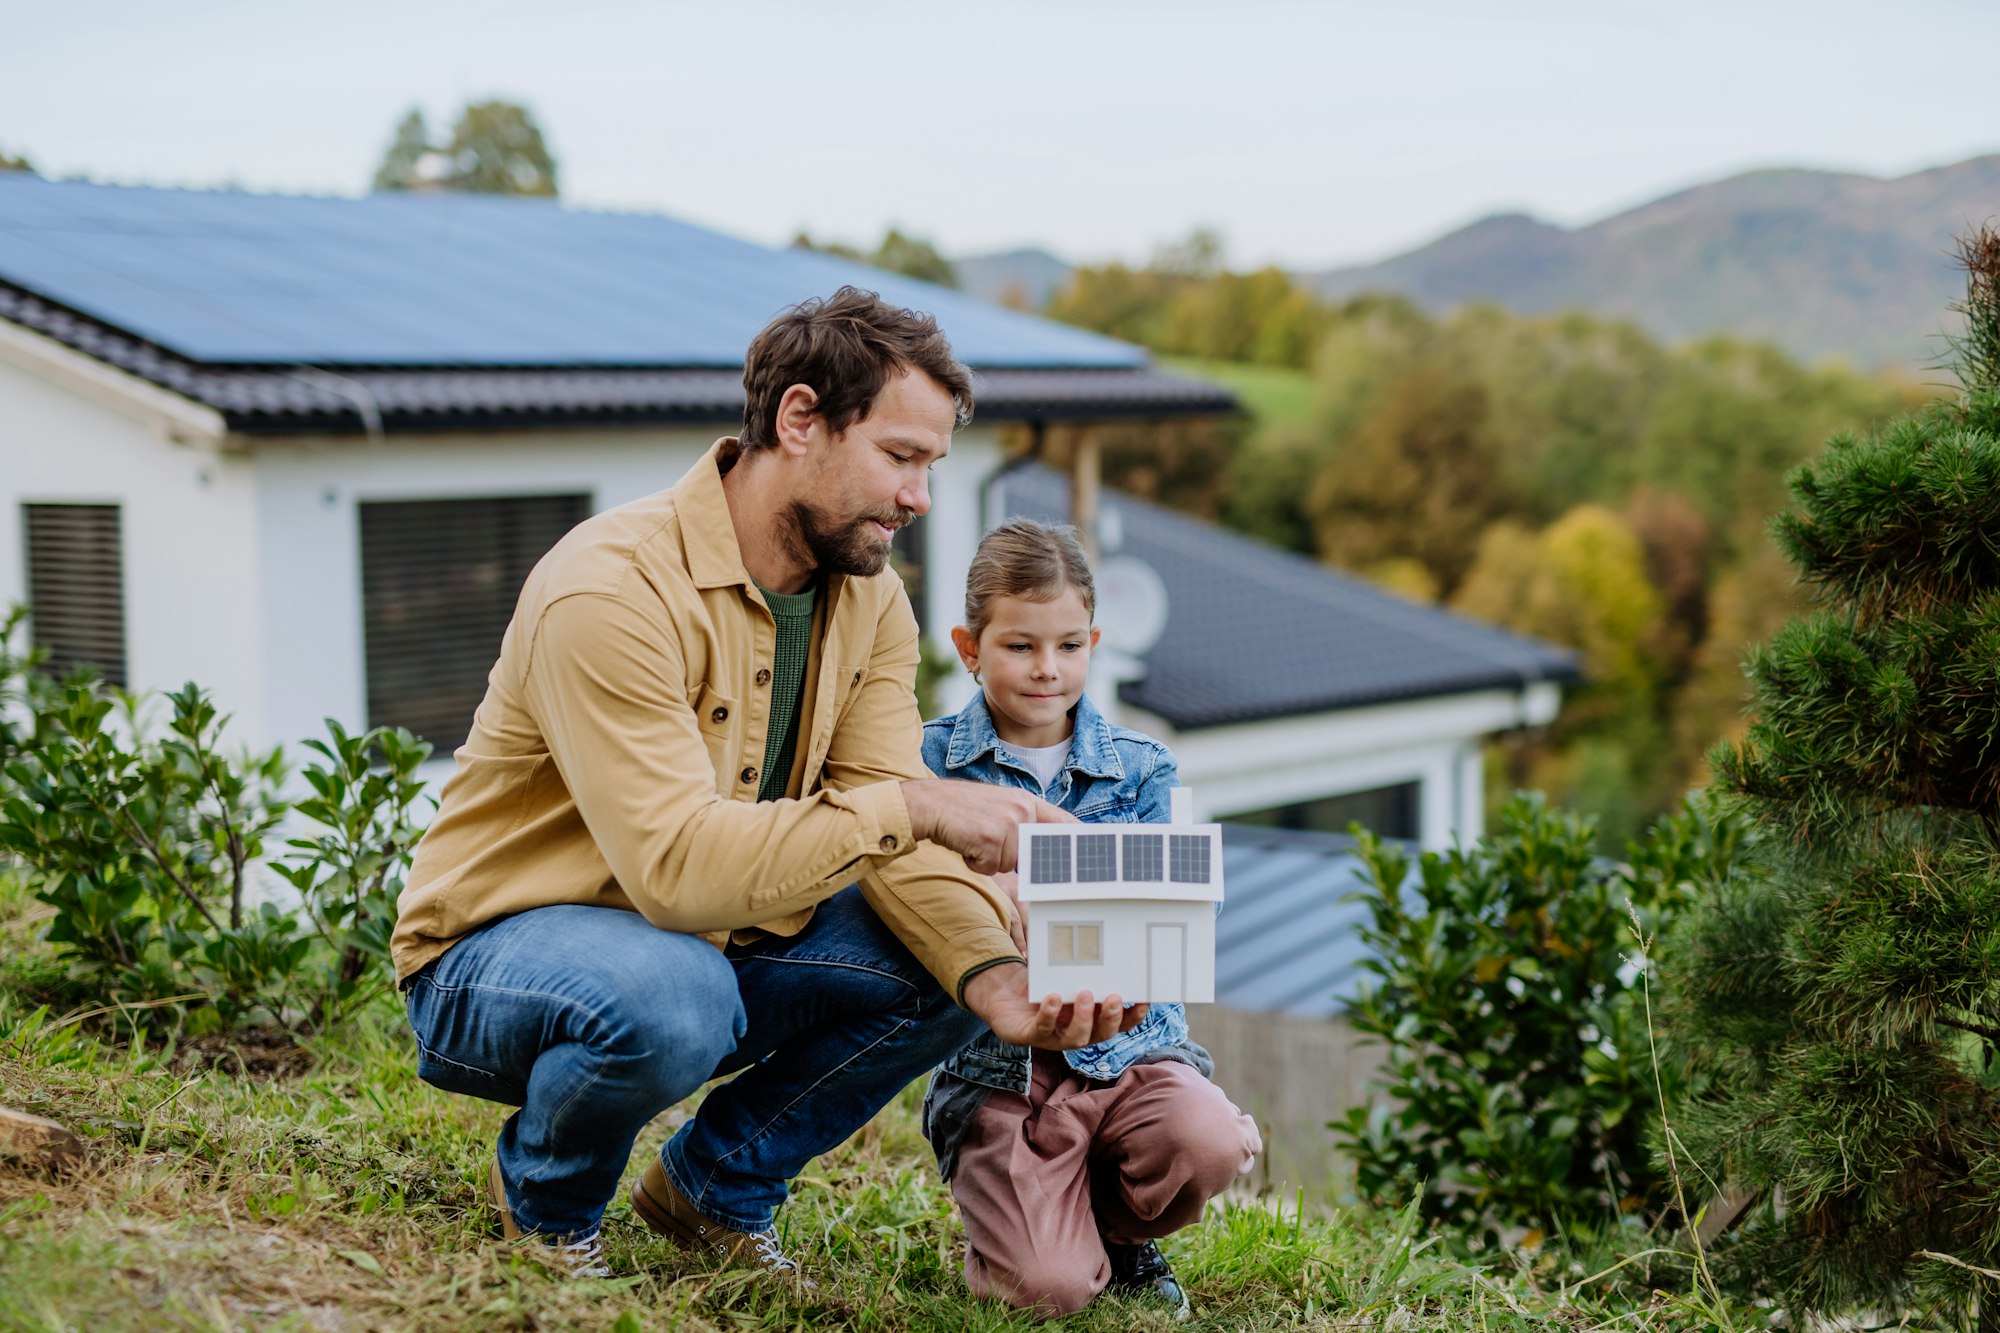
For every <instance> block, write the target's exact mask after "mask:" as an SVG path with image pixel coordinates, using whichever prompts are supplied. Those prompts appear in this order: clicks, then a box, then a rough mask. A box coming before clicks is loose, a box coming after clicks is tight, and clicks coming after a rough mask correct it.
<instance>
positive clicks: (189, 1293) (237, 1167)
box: [0, 891, 1743, 1333]
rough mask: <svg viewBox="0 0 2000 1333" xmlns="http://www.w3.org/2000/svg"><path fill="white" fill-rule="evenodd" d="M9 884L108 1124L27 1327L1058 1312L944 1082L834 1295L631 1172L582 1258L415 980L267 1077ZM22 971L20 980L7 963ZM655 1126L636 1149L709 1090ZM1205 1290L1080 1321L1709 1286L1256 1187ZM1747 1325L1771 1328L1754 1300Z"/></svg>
mask: <svg viewBox="0 0 2000 1333" xmlns="http://www.w3.org/2000/svg"><path fill="white" fill-rule="evenodd" d="M31 906H32V905H31V904H29V903H26V902H24V901H23V900H22V897H21V895H20V894H19V893H18V891H15V892H13V893H7V892H0V957H5V958H7V959H9V960H10V961H8V962H7V963H6V964H5V969H6V970H5V971H0V1089H4V1091H0V1102H5V1103H6V1104H8V1105H11V1106H13V1107H16V1108H17V1109H21V1110H26V1111H29V1112H32V1113H34V1114H38V1115H44V1116H49V1117H51V1118H54V1119H57V1120H60V1121H62V1122H64V1123H66V1124H68V1125H69V1126H71V1127H72V1128H74V1129H75V1130H76V1131H77V1132H78V1133H79V1134H81V1135H83V1136H84V1137H85V1139H86V1140H87V1141H88V1143H89V1146H90V1155H91V1164H90V1166H89V1167H88V1169H86V1170H85V1171H83V1172H82V1173H80V1174H77V1175H74V1176H71V1177H67V1178H62V1179H53V1180H52V1179H47V1178H44V1177H41V1176H38V1175H35V1174H32V1173H29V1172H27V1171H24V1170H22V1169H20V1168H19V1166H18V1165H16V1166H13V1167H10V1166H8V1165H7V1164H6V1163H5V1162H4V1161H0V1329H9V1330H14V1329H20V1330H56V1329H87V1330H90V1331H91V1333H110V1331H111V1330H123V1329H147V1330H152V1329H189V1330H192V1329H253V1328H254V1329H279V1330H287V1329H326V1330H371V1331H372V1330H406V1329H407V1330H418V1329H422V1330H432V1329H461V1328H462V1329H475V1328H476V1329H572V1328H574V1329H604V1330H615V1331H616V1333H636V1331H637V1330H644V1329H690V1330H714V1331H716V1333H720V1330H746V1329H748V1330H772V1331H773V1333H775V1331H776V1330H805V1329H811V1330H815V1333H820V1331H826V1333H834V1331H838V1330H857V1331H858V1330H870V1331H871V1333H918V1331H923V1333H928V1331H929V1330H946V1331H956V1333H990V1331H992V1330H1002V1329H1029V1328H1035V1327H1039V1326H1040V1325H1038V1324H1036V1322H1035V1321H1034V1320H1032V1319H1030V1318H1029V1317H1027V1316H1025V1315H1023V1314H1020V1313H1018V1312H1015V1311H1011V1310H1008V1309H1005V1308H1003V1307H1001V1306H998V1305H995V1304H991V1303H987V1302H981V1301H975V1300H973V1299H971V1298H969V1297H968V1296H967V1295H966V1294H965V1290H964V1284H963V1281H962V1279H961V1277H960V1264H961V1262H962V1258H963V1250H962V1245H963V1238H962V1232H961V1230H960V1228H959V1226H958V1224H957V1221H956V1218H955V1216H954V1214H953V1212H952V1207H951V1200H950V1196H949V1193H948V1192H947V1191H946V1189H945V1188H944V1187H943V1185H941V1184H940V1183H939V1181H938V1179H937V1176H936V1173H935V1171H934V1169H933V1168H932V1165H931V1163H930V1159H929V1154H928V1151H927V1150H926V1148H925V1146H924V1144H923V1143H922V1141H921V1139H920V1137H919V1135H918V1131H917V1127H916V1118H915V1106H916V1090H915V1089H912V1090H910V1091H907V1092H905V1093H904V1094H903V1095H902V1096H901V1097H900V1098H899V1099H898V1100H897V1101H896V1103H895V1104H893V1105H892V1106H891V1107H890V1108H889V1109H888V1110H887V1111H885V1112H884V1113H883V1115H881V1116H880V1117H878V1118H877V1119H876V1120H875V1121H874V1122H872V1123H871V1124H869V1125H868V1126H867V1127H866V1128H865V1129H863V1131H862V1132H861V1133H860V1134H858V1135H856V1136H855V1137H854V1139H852V1140H851V1141H849V1142H848V1143H846V1144H844V1145H842V1146H841V1147H840V1148H838V1149H836V1150H835V1151H834V1152H832V1153H829V1154H827V1155H826V1156H825V1157H823V1158H821V1159H820V1160H819V1161H818V1162H817V1163H815V1165H814V1167H813V1169H812V1170H811V1172H810V1173H809V1174H808V1175H807V1176H805V1177H803V1178H801V1179H800V1180H799V1181H798V1182H797V1183H796V1186H795V1194H794V1198H793V1200H792V1202H791V1203H790V1204H789V1205H787V1207H786V1208H785V1209H784V1210H783V1212H782V1214H781V1219H782V1220H781V1225H782V1228H783V1230H784V1233H785V1237H786V1241H787V1244H788V1246H789V1247H790V1248H791V1250H792V1251H793V1252H794V1253H795V1254H796V1255H797V1256H798V1257H799V1259H800V1260H801V1261H802V1263H803V1264H804V1265H805V1266H806V1268H807V1269H808V1270H809V1271H810V1273H811V1274H812V1275H813V1276H814V1277H815V1278H816V1279H817V1280H818V1282H819V1288H818V1291H817V1292H816V1293H811V1294H801V1293H798V1292H795V1291H792V1290H789V1289H779V1288H774V1287H773V1286H771V1285H769V1284H767V1283H765V1282H763V1281H760V1280H759V1279H758V1278H757V1277H755V1276H753V1275H752V1274H750V1273H747V1272H744V1271H740V1270H738V1271H729V1270H718V1269H716V1268H713V1267H711V1266H710V1265H709V1264H708V1263H707V1262H705V1261H703V1260H701V1259H697V1258H693V1257H690V1256H688V1255H687V1254H685V1253H683V1252H680V1251H678V1250H676V1249H674V1248H672V1247H671V1246H668V1245H666V1244H663V1243H662V1242H660V1241H658V1240H657V1239H656V1238H654V1237H653V1236H652V1235H651V1234H650V1233H649V1232H647V1231H646V1230H645V1229H644V1228H642V1227H641V1226H639V1225H638V1224H637V1223H636V1222H635V1221H634V1220H633V1219H632V1217H631V1214H630V1211H629V1209H628V1207H627V1205H626V1204H625V1203H624V1201H623V1199H622V1197H621V1199H620V1200H619V1201H618V1202H617V1203H616V1204H615V1205H614V1207H613V1209H612V1211H611V1213H610V1215H609V1217H608V1219H607V1222H606V1227H605V1235H606V1242H607V1249H608V1251H609V1255H610V1259H611V1262H612V1264H613V1266H614V1267H615V1269H616V1270H617V1271H618V1272H619V1273H620V1274H621V1275H622V1276H620V1277H618V1278H616V1279H614V1280H611V1281H606V1282H593V1283H575V1282H564V1281H561V1280H559V1279H557V1278H556V1277H555V1276H554V1275H553V1274H552V1273H551V1272H550V1271H549V1270H548V1269H547V1268H545V1267H544V1266H543V1264H542V1263H541V1262H540V1261H539V1259H538V1258H537V1253H538V1247H536V1246H535V1245H533V1244H532V1243H529V1244H524V1245H516V1246H509V1245H506V1244H504V1243H501V1242H499V1241H497V1240H495V1239H493V1237H492V1235H491V1232H490V1229H489V1221H488V1218H487V1216H486V1214H485V1212H484V1210H483V1207H482V1203H481V1198H482V1194H481V1189H480V1184H481V1182H482V1180H483V1176H484V1172H485V1170H486V1166H487V1162H488V1154H489V1153H490V1152H491V1149H492V1142H493V1136H494V1133H495V1131H496V1130H497V1129H498V1127H499V1124H500V1121H501V1119H502V1117H503V1116H504V1115H505V1114H506V1112H505V1110H504V1108H501V1107H498V1106H494V1105H491V1104H488V1103H484V1102H479V1101H475V1100H472V1099H469V1098H464V1097H453V1096H447V1095H445V1094H442V1093H439V1092H437V1091H435V1090H433V1089H431V1088H429V1087H427V1086H425V1085H424V1084H422V1083H420V1082H419V1081H418V1080H417V1079H416V1077H415V1074H414V1059H413V1048H412V1043H411V1040H410V1037H409V1035H408V1032H407V1030H406V1029H405V1027H404V1026H403V1024H402V1020H401V1015H400V1013H399V1011H398V1009H397V1008H396V1006H395V1004H394V1003H393V1001H391V1000H388V999H386V998H385V999H384V1001H383V1002H382V1003H380V1004H378V1005H377V1006H375V1007H374V1008H372V1009H369V1010H367V1011H365V1012H364V1013H363V1014H362V1016H361V1017H360V1018H359V1019H358V1020H356V1021H354V1022H352V1023H351V1024H349V1025H348V1026H346V1027H345V1028H343V1029H342V1030H340V1031H339V1032H337V1033H335V1034H332V1035H330V1036H329V1037H327V1038H326V1039H324V1040H321V1041H319V1042H318V1043H317V1044H316V1045H315V1047H314V1048H313V1050H312V1052H311V1054H312V1055H313V1057H314V1059H315V1063H314V1065H313V1067H312V1069H311V1070H310V1072H308V1073H305V1074H304V1075H300V1076H292V1077H287V1078H265V1079H252V1078H245V1077H241V1076H238V1075H235V1074H231V1073H225V1072H222V1071H221V1070H219V1069H217V1068H213V1067H209V1068H200V1067H191V1066H190V1064H189V1062H188V1061H187V1060H186V1058H185V1051H177V1050H176V1049H175V1048H174V1047H173V1046H172V1045H171V1044H169V1045H166V1046H164V1047H153V1048H150V1049H149V1048H142V1047H136V1046H130V1045H120V1044H115V1043H112V1042H108V1041H104V1040H100V1039H99V1038H97V1037H93V1036H92V1035H90V1034H89V1033H88V1032H87V1031H86V1025H85V1024H83V1023H79V1022H64V1021H63V1020H61V1019H60V1018H57V1017H53V1016H51V1015H50V1014H49V1013H48V1012H47V1011H46V1010H45V1009H43V1008H38V1007H31V1006H30V1005H29V1003H28V1002H27V1000H26V999H24V998H23V996H22V995H21V994H20V992H19V989H18V987H19V985H20V984H22V982H23V980H24V978H26V977H29V976H31V975H33V974H32V972H30V971H23V970H22V969H23V960H24V959H28V960H30V961H32V960H33V959H35V957H36V956H37V954H38V953H40V957H41V959H42V962H41V964H40V965H41V966H44V967H45V966H46V954H45V953H41V952H40V950H41V946H38V945H35V944H33V943H32V942H31V941H30V939H29V938H28V937H29V936H30V934H31V933H32V931H31V928H32V926H33V924H34V913H33V912H32V910H28V909H30V908H31ZM10 978H11V980H12V983H13V985H14V987H15V988H14V989H9V985H8V983H9V979H10ZM685 1113H686V1111H685V1108H676V1109H675V1110H673V1111H669V1112H667V1113H666V1114H665V1115H663V1116H661V1117H660V1118H659V1120H657V1121H656V1122H655V1123H654V1124H653V1125H651V1126H650V1127H649V1128H648V1130H647V1131H646V1133H645V1134H644V1135H643V1136H642V1137H641V1139H640V1141H639V1144H638V1145H637V1147H636V1149H635V1150H634V1154H633V1170H634V1171H635V1172H636V1170H637V1169H638V1167H639V1165H640V1164H642V1163H643V1162H644V1160H645V1159H646V1156H647V1155H648V1154H651V1153H653V1152H655V1151H656V1150H657V1149H658V1146H659V1144H660V1142H661V1141H662V1140H663V1139H664V1138H665V1137H666V1135H667V1134H669V1133H670V1132H671V1131H672V1129H673V1128H674V1126H675V1125H677V1124H678V1123H680V1120H681V1118H682V1117H683V1116H684V1115H685ZM1167 1248H1168V1252H1169V1254H1170V1255H1171V1256H1172V1258H1173V1261H1174V1263H1175V1265H1176V1268H1177V1269H1178V1271H1179V1273H1180V1275H1181V1276H1182V1278H1183V1279H1184V1281H1185V1282H1186V1283H1187V1285H1188V1287H1189V1288H1190V1290H1191V1291H1192V1293H1193V1296H1194V1300H1195V1307H1196V1315H1195V1318H1194V1319H1193V1321H1192V1322H1191V1323H1189V1324H1185V1325H1176V1324H1174V1323H1172V1322H1171V1321H1170V1320H1168V1319H1167V1318H1166V1317H1165V1316H1164V1314H1162V1313H1161V1312H1160V1311H1158V1310H1156V1309H1151V1308H1147V1307H1144V1306H1141V1305H1135V1304H1132V1303H1128V1302H1122V1301H1116V1300H1101V1301H1100V1302H1098V1304H1097V1305H1095V1306H1093V1307H1092V1308H1091V1309H1090V1310H1088V1311H1086V1312H1085V1313H1084V1314H1082V1315H1080V1316H1077V1317H1076V1318H1074V1319H1071V1320H1069V1321H1066V1322H1065V1323H1064V1324H1063V1325H1062V1326H1063V1327H1065V1328H1073V1329H1080V1330H1088V1331H1090V1333H1114V1331H1117V1333H1126V1331H1129V1330H1142V1331H1143V1330H1166V1329H1170V1328H1190V1329H1195V1330H1222V1329H1361V1328H1381V1329H1384V1330H1387V1329H1440V1330H1466V1331H1467V1333H1471V1331H1472V1330H1478V1333H1491V1331H1493V1330H1514V1329H1523V1330H1525V1329H1528V1328H1531V1327H1532V1328H1545V1327H1548V1326H1549V1325H1550V1324H1552V1323H1554V1324H1559V1325H1566V1326H1570V1327H1574V1328H1579V1329H1582V1328H1609V1327H1612V1326H1617V1327H1620V1328H1661V1329H1666V1328H1691V1327H1705V1326H1710V1322H1711V1321H1709V1320H1707V1319H1706V1318H1705V1317H1704V1316H1702V1315H1701V1313H1700V1312H1699V1311H1698V1310H1697V1309H1696V1308H1695V1307H1694V1306H1693V1305H1692V1304H1691V1303H1689V1302H1687V1301H1684V1300H1675V1299H1666V1298H1657V1297H1655V1298H1652V1299H1653V1301H1654V1303H1652V1304H1647V1303H1645V1302H1643V1301H1639V1300H1638V1298H1635V1297H1630V1296H1625V1295H1621V1294H1620V1293H1617V1292H1613V1291H1611V1290H1610V1289H1608V1288H1607V1287H1606V1286H1605V1285H1604V1283H1603V1282H1602V1281H1590V1280H1586V1279H1588V1278H1589V1276H1590V1274H1589V1272H1588V1271H1587V1269H1586V1268H1585V1267H1584V1266H1583V1265H1581V1264H1580V1263H1578V1262H1576V1261H1574V1260H1569V1259H1559V1258H1556V1257H1554V1256H1552V1255H1545V1256H1543V1257H1542V1258H1541V1259H1540V1260H1539V1261H1532V1262H1531V1261H1529V1260H1525V1259H1524V1260H1521V1261H1519V1263H1518V1264H1515V1263H1502V1264H1500V1265H1498V1266H1497V1268H1495V1269H1493V1270H1490V1271H1481V1270H1479V1269H1476V1268H1472V1267H1468V1266H1466V1265H1465V1264H1463V1263H1460V1262H1457V1261H1454V1260H1453V1259H1452V1258H1450V1257H1449V1256H1448V1255H1447V1254H1446V1253H1445V1246H1444V1245H1443V1243H1442V1238H1441V1237H1438V1236H1435V1235H1429V1234H1424V1233H1422V1232H1421V1231H1420V1230H1419V1228H1418V1226H1417V1224H1416V1223H1415V1221H1414V1218H1413V1216H1412V1215H1405V1216H1401V1217H1383V1216H1379V1215H1370V1214H1366V1213H1361V1212H1343V1211H1335V1212H1311V1211H1302V1210H1301V1209H1299V1208H1298V1207H1297V1206H1295V1205H1294V1204H1293V1203H1291V1202H1290V1201H1287V1200H1282V1199H1278V1200H1273V1199H1248V1198H1246V1199H1239V1200H1233V1201H1230V1202H1228V1203H1226V1204H1224V1205H1219V1206H1216V1207H1214V1208H1213V1209H1212V1210H1211V1213H1210V1215H1209V1217H1208V1218H1207V1219H1205V1220H1204V1222H1203V1223H1201V1224H1200V1225H1198V1226H1196V1227H1192V1228H1189V1229H1188V1230H1186V1231H1184V1232H1182V1233H1180V1234H1179V1235H1177V1236H1175V1237H1173V1238H1172V1239H1171V1240H1170V1241H1169V1242H1168V1244H1167ZM1736 1326H1737V1327H1742V1326H1743V1325H1742V1324H1740V1323H1738V1324H1737V1325H1736Z"/></svg>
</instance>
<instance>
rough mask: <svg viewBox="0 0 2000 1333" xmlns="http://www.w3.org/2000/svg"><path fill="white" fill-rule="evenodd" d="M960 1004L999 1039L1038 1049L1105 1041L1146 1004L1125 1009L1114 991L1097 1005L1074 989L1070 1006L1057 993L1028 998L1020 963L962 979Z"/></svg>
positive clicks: (1025, 973) (1133, 1019) (1024, 968)
mask: <svg viewBox="0 0 2000 1333" xmlns="http://www.w3.org/2000/svg"><path fill="white" fill-rule="evenodd" d="M965 1007H966V1008H967V1009H970V1010H971V1011H972V1012H973V1013H975V1014H977V1015H979V1017H981V1018H983V1019H985V1020H986V1026H988V1027H990V1028H992V1029H993V1035H995V1036H996V1037H998V1038H1000V1040H1002V1041H1007V1042H1012V1043H1013V1044H1014V1045H1016V1046H1032V1047H1036V1048H1037V1049H1040V1050H1044V1051H1073V1050H1076V1049H1078V1048H1079V1047H1083V1046H1091V1045H1095V1044H1096V1043H1098V1042H1100V1041H1109V1040H1110V1039H1111V1038H1112V1037H1115V1036H1117V1035H1118V1033H1119V1032H1120V1031H1123V1030H1125V1029H1127V1028H1129V1027H1130V1026H1132V1025H1134V1024H1136V1023H1138V1021H1139V1019H1140V1018H1143V1017H1145V1014H1146V1006H1144V1005H1135V1006H1133V1007H1132V1008H1131V1009H1127V1008H1126V1007H1125V1005H1124V1002H1123V1001H1121V1000H1120V999H1119V998H1118V997H1117V996H1116V995H1107V996H1105V997H1104V1003H1103V1004H1098V1003H1096V1002H1095V1000H1094V999H1093V997H1092V996H1091V993H1090V992H1089V991H1080V992H1078V993H1077V997H1076V1002H1075V1003H1074V1004H1064V1003H1063V1001H1062V997H1061V996H1059V995H1049V996H1044V997H1043V999H1042V1002H1041V1003H1040V1004H1036V1003H1035V1002H1034V1001H1032V1000H1030V999H1029V998H1028V969H1027V966H1026V965H1025V964H1023V963H1002V964H1000V965H999V966H998V967H989V968H987V969H986V970H985V971H984V972H981V973H980V974H979V975H978V976H976V977H974V978H973V979H972V980H970V981H968V982H966V983H965ZM1135 1015H1136V1016H1135Z"/></svg>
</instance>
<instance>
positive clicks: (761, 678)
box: [757, 667, 771, 685]
mask: <svg viewBox="0 0 2000 1333" xmlns="http://www.w3.org/2000/svg"><path fill="white" fill-rule="evenodd" d="M757 683H758V684H759V685H769V684H770V683H771V670H770V668H769V667H766V668H764V669H763V670H761V671H759V672H758V673H757Z"/></svg>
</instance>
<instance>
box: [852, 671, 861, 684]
mask: <svg viewBox="0 0 2000 1333" xmlns="http://www.w3.org/2000/svg"><path fill="white" fill-rule="evenodd" d="M854 683H855V684H856V685H859V684H860V683H861V673H860V672H859V671H857V672H855V673H854Z"/></svg>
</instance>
